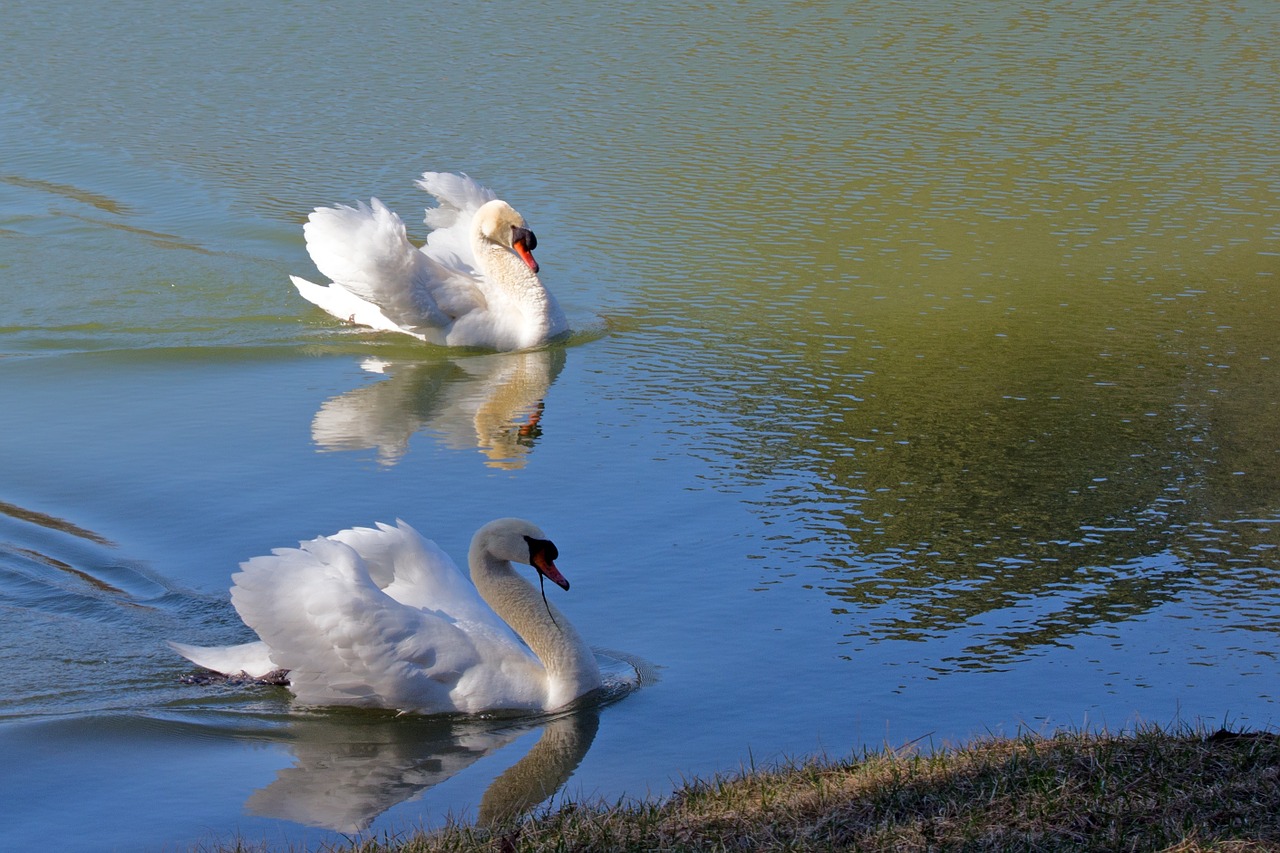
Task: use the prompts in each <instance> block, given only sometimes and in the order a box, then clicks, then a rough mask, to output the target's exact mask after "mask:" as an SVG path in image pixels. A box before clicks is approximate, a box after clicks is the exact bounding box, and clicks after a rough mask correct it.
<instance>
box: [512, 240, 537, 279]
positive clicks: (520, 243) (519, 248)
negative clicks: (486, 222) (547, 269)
mask: <svg viewBox="0 0 1280 853" xmlns="http://www.w3.org/2000/svg"><path fill="white" fill-rule="evenodd" d="M511 248H513V249H515V250H516V254H517V255H519V256H520V260H522V261H524V262H525V265H526V266H528V267H529V269H531V270H533V271H534V272H535V273H536V272H537V271H538V262H537V261H535V260H534V259H533V252H530V251H529V247H528V246H527V245H525V241H524V240H516V241H515V242H514V243H512V244H511Z"/></svg>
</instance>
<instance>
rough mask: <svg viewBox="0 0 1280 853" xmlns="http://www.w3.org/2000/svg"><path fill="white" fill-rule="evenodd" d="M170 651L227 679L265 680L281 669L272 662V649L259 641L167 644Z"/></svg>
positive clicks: (173, 642) (171, 642)
mask: <svg viewBox="0 0 1280 853" xmlns="http://www.w3.org/2000/svg"><path fill="white" fill-rule="evenodd" d="M168 643H169V648H171V649H173V650H174V651H175V652H177V653H178V654H180V655H182V656H183V657H184V658H186V659H187V660H189V661H191V662H192V663H194V664H195V665H196V666H200V667H204V668H205V669H209V670H212V671H214V672H217V673H220V674H222V675H226V676H235V675H246V676H248V677H249V678H266V677H267V676H269V675H271V674H272V673H275V672H278V671H279V670H280V667H278V666H276V664H275V662H274V661H272V660H271V649H270V648H269V647H268V646H267V644H266V643H264V642H262V641H261V640H259V641H256V642H252V643H241V644H239V645H236V646H192V645H188V644H187V643H178V642H175V641H173V640H169V641H168Z"/></svg>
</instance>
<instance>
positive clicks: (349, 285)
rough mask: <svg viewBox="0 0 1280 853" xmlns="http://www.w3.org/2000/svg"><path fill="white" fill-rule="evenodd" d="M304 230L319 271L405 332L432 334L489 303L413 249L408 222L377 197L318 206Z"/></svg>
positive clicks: (469, 283) (465, 282)
mask: <svg viewBox="0 0 1280 853" xmlns="http://www.w3.org/2000/svg"><path fill="white" fill-rule="evenodd" d="M302 230H303V234H304V235H305V236H306V240H307V252H308V253H309V254H310V255H311V260H312V261H313V262H314V263H315V265H316V268H317V269H319V270H320V272H322V273H324V275H326V276H328V277H329V278H330V279H331V280H332V281H333V282H334V283H335V284H338V285H340V286H341V287H343V288H344V289H346V290H348V291H350V292H351V293H353V294H355V295H356V296H358V297H359V298H360V299H363V300H365V301H366V302H370V303H372V304H374V305H376V306H378V308H379V309H381V311H382V313H383V314H384V315H386V317H387V318H388V319H389V320H391V321H392V322H393V323H395V324H396V325H398V326H400V327H402V328H405V329H409V330H412V331H416V332H418V333H420V334H428V333H429V332H430V331H431V330H433V329H441V328H445V327H447V326H448V325H449V324H450V323H451V322H452V321H453V319H454V318H455V317H458V316H461V315H462V314H465V313H467V312H468V311H471V310H474V309H475V308H476V307H478V306H483V305H484V298H483V296H482V295H481V293H480V291H479V289H478V288H476V286H475V284H474V281H472V280H470V279H469V278H468V277H467V276H465V275H464V276H462V277H461V278H459V276H458V271H457V270H454V269H451V268H449V267H447V266H445V265H444V264H442V263H441V262H440V261H439V260H437V259H435V258H431V257H429V256H427V255H425V254H424V253H423V252H420V251H418V250H417V249H416V248H414V246H413V244H412V243H411V242H409V237H408V234H407V233H406V231H405V227H404V222H403V221H402V220H401V219H400V217H399V216H398V215H396V213H395V212H394V211H392V210H390V209H389V208H387V206H386V205H384V204H383V203H382V202H380V201H378V199H376V198H375V199H372V200H371V201H370V203H369V204H365V203H364V202H357V203H356V205H355V206H354V207H351V206H348V205H344V204H340V205H335V206H334V207H318V208H316V209H315V210H314V211H312V212H311V215H310V216H309V217H308V219H307V224H306V225H305V226H303V229H302Z"/></svg>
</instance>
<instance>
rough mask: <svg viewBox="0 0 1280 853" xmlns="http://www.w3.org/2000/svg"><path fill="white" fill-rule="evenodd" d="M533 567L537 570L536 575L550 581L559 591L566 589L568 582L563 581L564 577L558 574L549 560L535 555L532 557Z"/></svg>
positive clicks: (558, 571)
mask: <svg viewBox="0 0 1280 853" xmlns="http://www.w3.org/2000/svg"><path fill="white" fill-rule="evenodd" d="M533 567H534V568H535V569H537V570H538V574H540V575H542V576H543V577H544V578H546V579H547V580H549V581H551V582H552V583H553V584H555V585H556V586H558V587H560V588H561V589H568V588H569V582H568V581H567V580H565V578H564V575H562V574H560V570H559V569H557V568H556V564H555V563H553V562H551V560H550V558H548V557H546V556H544V555H542V554H535V555H534V557H533Z"/></svg>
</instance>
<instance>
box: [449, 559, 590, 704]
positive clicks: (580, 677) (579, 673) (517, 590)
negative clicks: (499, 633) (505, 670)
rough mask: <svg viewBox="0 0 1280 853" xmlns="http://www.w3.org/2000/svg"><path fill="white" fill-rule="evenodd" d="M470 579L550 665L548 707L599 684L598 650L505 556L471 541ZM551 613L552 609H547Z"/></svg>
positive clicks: (547, 666) (572, 697)
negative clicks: (591, 646) (500, 557)
mask: <svg viewBox="0 0 1280 853" xmlns="http://www.w3.org/2000/svg"><path fill="white" fill-rule="evenodd" d="M468 562H469V564H470V567H471V580H472V582H473V583H475V585H476V589H477V590H479V592H480V595H481V596H482V597H483V598H484V600H485V601H487V602H488V603H489V606H490V607H492V608H493V611H494V612H495V613H497V614H498V616H500V617H501V618H502V620H503V621H504V622H506V623H507V624H508V625H510V626H511V628H512V630H514V631H515V632H516V633H517V634H519V635H520V639H522V640H524V641H525V643H526V644H528V646H529V648H530V649H532V650H533V653H534V654H535V655H537V656H538V658H539V659H541V661H542V664H543V666H545V667H546V668H547V676H548V680H549V685H548V691H549V699H548V708H553V707H558V706H559V705H562V704H564V703H566V702H568V701H570V700H572V699H574V698H576V697H578V696H580V695H582V694H583V693H585V692H587V691H588V690H591V689H593V688H595V687H599V686H600V668H599V666H598V665H597V664H596V659H595V653H594V652H592V651H591V648H590V647H589V646H588V645H587V644H586V642H585V641H584V640H583V639H582V637H581V635H579V634H578V632H577V630H576V629H575V628H574V627H573V625H572V624H570V622H569V620H568V619H567V618H565V615H564V614H563V613H561V612H560V610H559V609H558V608H557V607H556V606H555V605H554V604H551V603H550V602H549V601H548V602H545V603H544V601H543V598H542V595H541V593H539V592H538V590H537V589H536V588H534V586H533V585H532V584H531V583H529V582H528V581H527V580H525V579H524V578H523V577H521V576H520V575H519V574H518V573H517V572H516V570H515V569H514V568H513V567H512V565H511V563H510V562H508V561H507V560H502V559H499V558H498V557H495V556H494V555H493V554H491V553H490V552H489V551H488V550H487V549H486V548H485V547H484V546H483V544H481V543H479V542H473V543H472V545H471V552H470V554H469V555H468ZM548 611H549V612H548Z"/></svg>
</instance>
